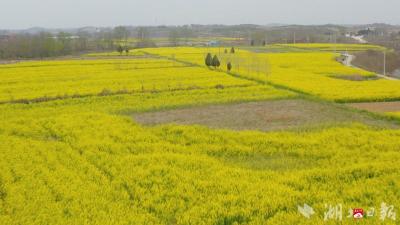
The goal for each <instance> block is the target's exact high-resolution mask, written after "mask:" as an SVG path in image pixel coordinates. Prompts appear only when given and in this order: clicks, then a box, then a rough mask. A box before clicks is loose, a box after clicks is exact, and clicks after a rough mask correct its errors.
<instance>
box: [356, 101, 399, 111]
mask: <svg viewBox="0 0 400 225" xmlns="http://www.w3.org/2000/svg"><path fill="white" fill-rule="evenodd" d="M348 105H349V106H351V107H354V108H357V109H362V110H367V111H370V112H377V113H385V112H400V102H365V103H351V104H348Z"/></svg>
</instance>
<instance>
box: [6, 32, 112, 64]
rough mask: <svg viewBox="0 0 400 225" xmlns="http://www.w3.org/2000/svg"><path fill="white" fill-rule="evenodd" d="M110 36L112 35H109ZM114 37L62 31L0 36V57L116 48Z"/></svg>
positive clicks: (50, 54)
mask: <svg viewBox="0 0 400 225" xmlns="http://www.w3.org/2000/svg"><path fill="white" fill-rule="evenodd" d="M108 36H110V35H108ZM114 47H115V46H114V43H113V39H112V37H111V36H110V37H102V36H98V37H93V36H90V35H86V34H79V35H71V34H68V33H64V32H60V33H58V34H56V35H54V34H51V33H40V34H14V35H3V36H0V59H20V58H44V57H54V56H63V55H71V54H76V53H81V52H85V51H103V50H111V49H114Z"/></svg>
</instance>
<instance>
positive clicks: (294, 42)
mask: <svg viewBox="0 0 400 225" xmlns="http://www.w3.org/2000/svg"><path fill="white" fill-rule="evenodd" d="M293 44H296V31H295V32H293Z"/></svg>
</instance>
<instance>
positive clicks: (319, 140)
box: [0, 47, 400, 225]
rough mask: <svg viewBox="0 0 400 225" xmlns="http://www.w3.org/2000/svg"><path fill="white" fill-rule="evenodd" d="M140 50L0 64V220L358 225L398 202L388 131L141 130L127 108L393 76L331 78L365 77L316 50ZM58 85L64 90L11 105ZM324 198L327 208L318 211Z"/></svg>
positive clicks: (340, 94) (399, 181) (356, 86)
mask: <svg viewBox="0 0 400 225" xmlns="http://www.w3.org/2000/svg"><path fill="white" fill-rule="evenodd" d="M221 51H222V53H221ZM143 52H146V53H144V54H146V57H145V58H132V59H128V58H125V57H124V58H121V59H116V58H115V57H113V59H92V60H61V61H38V62H23V63H18V64H8V65H1V66H0V101H2V102H3V104H0V224H7V225H8V224H10V225H14V224H24V225H25V224H27V225H30V224H102V225H103V224H104V225H107V224H154V225H158V224H179V225H186V224H196V225H197V224H216V225H233V224H254V225H259V224H271V225H276V224H285V225H286V224H287V225H293V224H317V225H318V224H321V225H322V224H338V223H340V224H354V223H355V221H354V219H353V218H349V210H351V209H353V208H364V209H366V210H367V209H368V210H370V209H371V208H374V209H375V210H376V211H375V215H374V216H373V217H368V218H365V219H364V220H363V221H361V223H362V224H368V225H376V224H396V221H394V220H393V217H390V215H391V214H388V212H389V211H386V213H387V214H386V216H387V217H385V221H382V220H381V218H380V214H381V213H382V212H381V211H380V210H381V209H382V205H383V204H385V205H388V206H389V207H391V206H393V210H394V211H393V212H398V208H397V207H400V192H399V190H400V173H399V170H400V164H399V163H398V162H399V160H400V152H399V146H400V130H398V129H389V128H383V127H380V128H377V127H370V126H367V125H363V124H347V125H341V126H331V127H321V128H314V129H304V130H298V131H280V132H260V131H232V130H221V129H210V128H207V127H204V126H183V125H176V124H164V125H157V126H144V125H141V124H139V123H137V122H136V121H135V119H134V118H133V117H132V114H134V113H139V112H152V111H161V110H167V109H175V108H185V107H191V106H201V105H212V104H219V105H224V104H230V103H240V102H249V101H266V100H269V101H274V100H278V99H292V98H307V97H306V96H304V95H301V94H299V93H298V92H304V93H307V94H310V95H314V96H319V97H321V98H322V99H328V100H336V101H357V100H360V99H365V100H375V99H385V98H397V97H400V95H399V94H398V93H399V92H398V90H395V87H397V86H396V85H398V83H397V82H392V81H384V80H370V81H350V80H344V79H343V78H347V76H350V75H358V76H361V77H363V78H365V79H369V78H371V77H373V74H371V73H369V72H366V71H362V70H359V69H355V68H347V67H344V66H342V65H341V64H339V63H338V62H336V61H335V60H334V57H335V56H336V55H333V54H332V53H326V52H301V53H273V54H265V53H254V52H249V51H246V50H241V49H237V51H236V53H235V54H234V55H230V54H229V53H228V54H225V53H224V49H223V48H222V49H219V48H188V47H184V48H160V49H146V50H143ZM207 52H212V53H213V54H219V55H220V58H221V61H222V62H223V63H226V62H228V61H232V62H233V64H234V67H233V70H232V71H231V73H226V71H225V68H224V67H223V66H222V67H221V68H220V69H213V68H205V67H204V66H203V64H204V57H205V53H207ZM132 54H133V55H134V54H136V53H135V51H132ZM148 54H149V55H148ZM155 55H157V56H158V58H152V57H153V56H155ZM160 56H161V57H160ZM101 57H103V56H101ZM134 57H135V56H134ZM239 64H240V66H239ZM269 83H271V84H273V85H274V86H275V87H274V86H271V85H269ZM374 88H375V89H374ZM125 89H126V90H128V91H126V92H118V91H119V90H125ZM288 89H294V90H296V91H297V93H296V92H295V91H290V90H288ZM347 89H348V90H347ZM104 90H109V92H107V93H108V94H99V93H102V92H104ZM147 90H148V91H147ZM399 90H400V89H399ZM113 91H114V92H113ZM357 91H360V92H357ZM74 94H75V97H72V96H73V95H74ZM58 95H61V96H66V97H65V98H54V99H51V98H49V99H46V98H44V99H43V101H41V102H35V103H32V104H17V103H16V102H14V101H12V100H17V99H35V98H43V97H45V96H48V97H51V96H58ZM68 96H71V98H69V97H68ZM316 104H317V103H316ZM326 104H333V103H326ZM310 113H312V112H310ZM316 113H318V112H316ZM205 116H206V115H205ZM279 119H288V117H286V115H282V117H280V118H279ZM303 204H309V205H310V206H312V207H313V208H314V210H315V215H313V216H312V217H311V218H310V219H306V218H305V217H304V216H303V215H301V214H300V213H299V212H298V207H299V206H302V205H303ZM331 206H334V209H335V211H334V212H335V213H339V210H336V209H337V206H340V209H341V211H340V212H341V214H340V215H336V214H335V215H334V216H333V217H331V216H330V215H331V214H329V212H330V211H329V210H330V209H331V208H332V207H331ZM390 212H392V211H390ZM338 216H340V218H341V221H339V220H335V218H337V217H338Z"/></svg>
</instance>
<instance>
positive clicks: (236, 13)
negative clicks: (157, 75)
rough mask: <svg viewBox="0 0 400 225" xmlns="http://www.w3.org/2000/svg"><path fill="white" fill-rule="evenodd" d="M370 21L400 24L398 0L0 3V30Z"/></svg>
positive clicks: (11, 0)
mask: <svg viewBox="0 0 400 225" xmlns="http://www.w3.org/2000/svg"><path fill="white" fill-rule="evenodd" d="M376 22H379V23H390V24H400V0H242V1H237V0H0V29H22V28H29V27H35V26H40V27H47V28H72V27H82V26H116V25H181V24H245V23H252V24H270V23H289V24H327V23H334V24H365V23H376Z"/></svg>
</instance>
